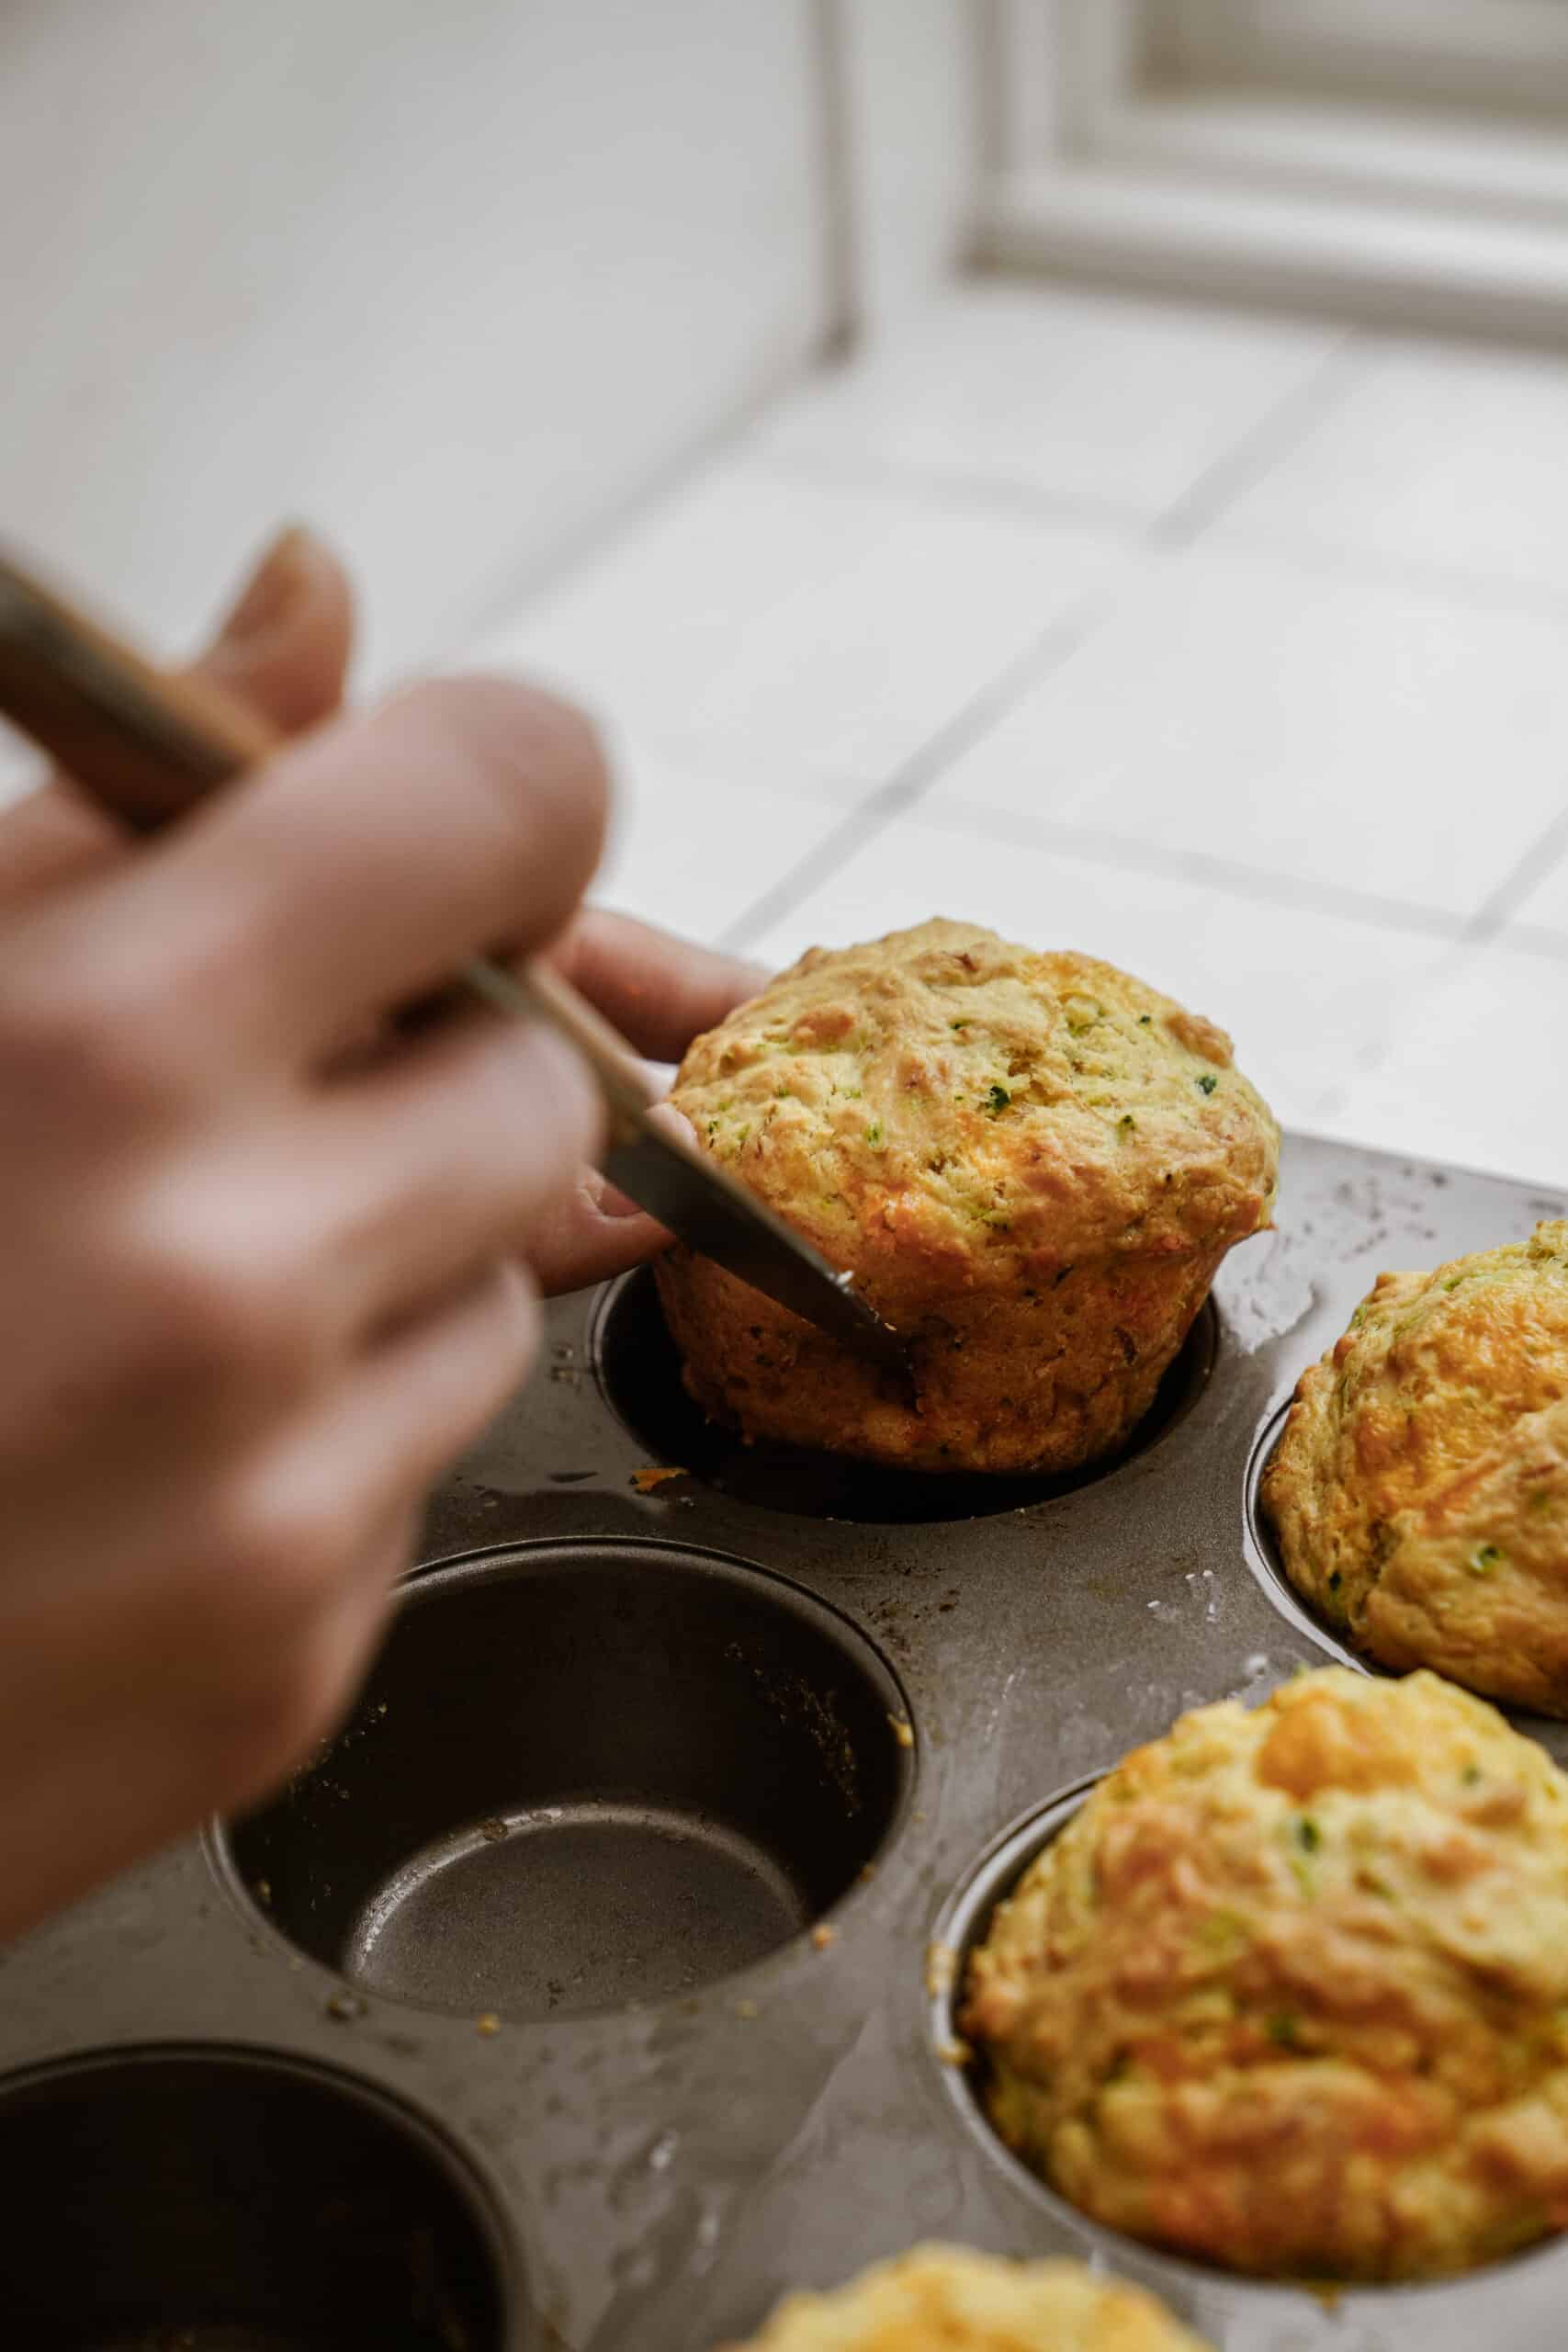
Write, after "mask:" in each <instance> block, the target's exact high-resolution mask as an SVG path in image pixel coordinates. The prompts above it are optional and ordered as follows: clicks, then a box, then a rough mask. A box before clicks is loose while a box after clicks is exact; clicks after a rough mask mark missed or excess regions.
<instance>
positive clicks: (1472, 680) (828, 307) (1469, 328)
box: [0, 0, 1568, 1183]
mask: <svg viewBox="0 0 1568 2352" xmlns="http://www.w3.org/2000/svg"><path fill="white" fill-rule="evenodd" d="M0 191H3V196H4V209H5V215H6V220H7V222H8V224H9V231H10V233H9V234H8V236H7V238H6V260H5V266H4V269H3V271H0V318H3V319H4V323H5V340H6V351H5V364H4V368H3V369H0V515H3V517H4V522H5V527H6V530H7V532H8V533H11V534H14V536H15V537H16V538H17V540H18V541H20V542H21V543H22V544H24V545H25V546H27V547H28V548H31V549H32V550H33V551H34V552H35V553H36V554H37V555H39V557H40V558H42V559H44V560H47V561H49V562H51V563H52V564H53V565H54V566H55V567H56V568H57V569H58V570H59V571H61V572H62V574H63V575H64V576H65V578H66V579H67V580H69V581H72V582H74V583H75V584H76V585H77V586H78V588H80V589H82V590H84V591H85V592H87V593H89V594H92V595H94V596H96V598H97V599H98V601H100V602H101V603H103V604H105V605H107V607H108V609H109V610H111V611H114V610H117V609H118V611H119V612H121V613H122V614H124V615H125V616H128V617H130V618H133V619H135V620H136V621H137V622H139V623H140V625H141V628H143V629H144V630H145V631H147V632H148V633H149V634H151V635H152V637H153V639H155V640H156V641H157V642H158V643H160V644H162V645H163V646H164V647H165V648H166V649H167V650H170V651H171V652H172V651H175V650H181V649H183V648H185V647H186V646H187V645H188V644H190V643H191V642H192V641H194V639H196V638H197V635H198V634H199V632H200V630H201V628H202V627H203V624H204V621H205V620H206V618H207V616H209V615H210V614H211V613H212V611H213V610H214V608H215V606H216V605H218V604H219V602H220V600H221V599H222V598H223V597H224V596H225V595H226V594H228V593H229V592H230V591H231V588H232V585H233V583H234V582H235V580H236V578H237V576H238V574H239V572H240V571H241V570H242V569H243V565H244V563H245V561H246V560H247V559H248V558H249V556H250V555H251V554H252V553H254V549H255V548H256V546H257V545H258V543H259V542H260V541H261V540H263V539H264V538H265V537H267V536H269V535H270V533H271V532H272V531H273V529H274V528H275V527H276V526H277V525H278V524H279V523H280V522H281V521H283V520H285V519H287V518H290V517H304V518H308V519H310V520H311V521H313V522H314V523H316V524H317V525H319V526H321V527H322V528H324V529H325V530H326V531H328V532H329V533H331V534H332V535H333V536H334V537H336V538H337V539H338V540H339V542H340V543H341V544H342V546H343V547H344V549H345V551H346V552H347V554H348V556H349V558H350V560H351V561H352V562H353V564H354V565H355V570H356V571H357V573H358V575H359V578H360V581H361V583H362V587H363V592H364V598H365V607H366V616H367V633H366V640H365V648H364V654H363V659H362V662H361V665H360V673H359V675H360V684H361V687H362V690H363V691H365V692H367V693H375V692H379V691H382V690H384V689H385V688H386V687H387V686H388V685H389V684H391V683H393V682H395V681H396V680H397V679H398V678H399V677H400V676H401V675H404V674H406V673H409V672H411V671H412V670H415V669H418V668H421V667H429V666H433V665H434V666H449V665H453V664H459V663H461V664H468V663H469V662H474V661H479V660H482V661H484V662H490V663H500V664H502V666H507V667H512V668H515V669H517V670H519V671H527V672H532V673H542V674H544V675H547V676H548V677H551V678H553V679H555V680H557V681H560V682H564V683H566V684H569V685H570V687H571V688H572V689H573V690H574V691H575V692H577V693H578V694H579V695H583V696H585V697H586V698H587V699H588V700H589V701H590V702H591V703H592V705H593V707H595V708H596V710H598V711H599V712H600V713H601V714H602V715H603V717H604V721H605V724H606V726H607V728H608V729H609V730H610V732H611V735H612V739H613V741H614V744H615V753H616V760H617V767H618V775H619V779H620V785H621V801H620V809H619V815H618V820H617V826H616V832H615V841H614V843H613V846H612V851H611V855H610V860H609V863H608V865H607V868H606V871H605V874H604V889H603V895H604V896H605V897H606V898H608V899H611V900H612V901H613V902H615V903H617V904H621V905H624V906H627V907H629V908H632V909H633V910H637V911H639V912H643V913H646V914H649V915H650V916H653V917H655V918H657V919H660V920H663V921H666V922H671V923H672V924H675V925H677V926H680V927H682V928H685V929H687V930H689V931H692V932H694V933H699V934H701V935H702V936H705V937H707V938H711V939H715V940H722V941H725V942H727V943H728V944H733V945H737V946H739V947H742V948H744V949H746V950H747V951H749V952H750V953H752V954H755V955H757V956H760V957H761V958H763V959H764V960H766V961H769V962H777V961H779V960H782V959H784V958H787V957H789V956H793V955H795V953H797V952H798V950H799V949H800V948H801V947H803V946H804V945H806V944H809V943H810V942H812V941H814V940H818V939H822V940H828V941H841V940H846V939H852V938H855V937H863V936H867V935H870V934H871V933H875V932H878V931H882V930H885V929H886V928H888V927H889V926H890V925H893V924H896V923H902V922H911V921H915V920H918V919H919V918H921V917H923V916H925V915H927V914H930V913H932V912H938V911H941V912H945V913H951V914H955V915H963V916H968V917H971V918H974V919H976V920H979V921H983V922H989V923H992V924H994V925H995V926H996V927H997V928H998V929H999V930H1001V931H1003V932H1007V933H1012V934H1014V935H1017V936H1020V937H1022V938H1026V939H1029V940H1032V941H1034V942H1037V943H1038V944H1054V945H1073V946H1079V947H1083V948H1085V949H1088V950H1089V951H1091V952H1094V953H1098V954H1101V955H1105V956H1110V957H1111V958H1112V959H1114V960H1116V961H1118V962H1121V963H1123V964H1125V965H1126V966H1128V967H1130V968H1131V969H1133V970H1134V971H1136V972H1138V973H1140V974H1142V975H1143V976H1144V977H1145V978H1149V979H1151V980H1154V981H1155V982H1156V983H1157V984H1159V985H1161V986H1163V987H1166V988H1168V989H1171V990H1172V991H1173V992H1174V993H1176V994H1178V995H1180V996H1182V997H1184V998H1185V999H1187V1000H1188V1001H1190V1002H1192V1003H1194V1004H1195V1005H1196V1006H1197V1007H1198V1008H1199V1009H1200V1010H1201V1011H1203V1012H1207V1013H1209V1014H1210V1015H1212V1016H1213V1018H1215V1019H1217V1020H1219V1021H1221V1022H1222V1023H1224V1024H1225V1025H1226V1026H1228V1027H1229V1028H1230V1029H1231V1030H1232V1031H1233V1033H1234V1034H1235V1036H1236V1039H1237V1044H1238V1049H1239V1057H1240V1059H1241V1061H1242V1065H1243V1067H1244V1068H1245V1069H1247V1071H1248V1073H1249V1075H1251V1076H1253V1077H1254V1078H1256V1080H1258V1083H1259V1084H1260V1085H1261V1086H1262V1087H1263V1089H1264V1091H1265V1092H1266V1093H1267V1094H1268V1095H1269V1098H1270V1100H1271V1101H1272V1102H1273V1103H1274V1104H1275V1106H1276V1107H1277V1108H1278V1109H1279V1111H1280V1114H1281V1115H1282V1116H1283V1117H1284V1118H1285V1119H1286V1120H1287V1121H1289V1122H1291V1123H1292V1124H1295V1125H1303V1126H1306V1127H1309V1128H1313V1129H1316V1130H1318V1131H1321V1132H1330V1133H1337V1134H1340V1135H1344V1136H1348V1137H1351V1138H1354V1139H1356V1140H1360V1141H1366V1142H1371V1143H1375V1144H1379V1145H1382V1146H1385V1147H1387V1148H1390V1149H1393V1150H1396V1151H1411V1152H1417V1153H1427V1154H1431V1155H1434V1156H1438V1157H1444V1158H1448V1159H1453V1160H1456V1161H1459V1162H1462V1163H1466V1164H1471V1165H1476V1166H1485V1167H1490V1168H1495V1169H1499V1170H1504V1171H1506V1172H1508V1173H1512V1174H1517V1175H1523V1176H1527V1177H1533V1178H1538V1179H1540V1180H1542V1181H1548V1182H1559V1183H1561V1182H1563V1181H1564V1180H1565V1179H1568V1083H1565V1078H1564V1064H1565V1060H1568V0H745V5H744V6H740V7H738V6H734V5H733V0H658V5H656V6H649V5H647V0H445V5H444V6H442V7H440V8H439V9H433V8H430V7H428V6H424V5H423V0H272V5H271V6H268V7H267V8H265V9H256V8H254V7H252V6H246V5H244V4H243V0H119V5H118V6H115V7H114V8H112V9H110V8H105V7H103V6H100V5H95V0H6V6H4V7H3V8H0ZM11 773H12V775H14V776H16V777H17V778H19V777H20V775H21V774H22V771H21V769H20V767H19V765H18V764H17V763H15V762H13V763H12V766H11Z"/></svg>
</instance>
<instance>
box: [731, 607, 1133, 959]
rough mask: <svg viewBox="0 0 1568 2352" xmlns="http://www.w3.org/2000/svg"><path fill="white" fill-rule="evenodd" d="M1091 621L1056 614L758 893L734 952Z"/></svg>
mask: <svg viewBox="0 0 1568 2352" xmlns="http://www.w3.org/2000/svg"><path fill="white" fill-rule="evenodd" d="M1093 628H1094V616H1093V615H1092V614H1091V612H1090V611H1089V610H1088V609H1086V608H1083V607H1080V608H1079V610H1078V611H1077V612H1076V613H1074V614H1071V615H1068V616H1064V617H1062V618H1061V619H1058V620H1056V621H1055V622H1053V623H1052V625H1051V627H1050V628H1047V629H1046V630H1045V631H1044V632H1043V635H1042V636H1040V637H1038V638H1036V639H1035V640H1034V642H1033V643H1032V645H1030V646H1028V647H1026V648H1025V650H1024V651H1023V652H1022V653H1021V654H1019V655H1017V656H1016V657H1015V658H1014V659H1013V660H1012V661H1011V662H1008V663H1007V664H1006V665H1005V666H1004V668H1002V669H1001V670H1000V671H998V673H997V674H996V675H995V676H994V677H992V678H990V679H989V680H987V684H985V685H983V686H981V687H980V688H979V689H978V691H977V692H976V693H975V694H973V695H970V697H969V699H968V701H967V702H965V703H963V704H961V705H960V707H959V708H958V709H957V710H956V711H955V712H954V713H953V717H952V718H949V719H947V720H946V721H944V723H943V724H942V726H941V727H939V728H938V729H937V730H936V732H935V733H934V734H933V735H929V736H928V737H927V738H926V740H925V741H924V742H923V743H921V744H919V745H918V746H917V748H916V749H915V750H914V751H913V752H911V753H910V754H909V757H908V759H907V760H906V761H905V762H904V763H903V764H902V766H901V767H899V768H897V770H896V771H895V772H894V774H893V775H891V776H889V777H888V779H887V781H886V784H882V785H879V786H877V787H876V788H875V790H874V791H873V792H871V793H868V794H867V795H866V797H864V799H863V800H861V801H860V802H859V803H857V805H856V806H855V807H854V808H853V809H850V810H849V811H848V813H847V814H846V816H845V818H844V820H843V821H842V822H841V823H840V824H839V825H836V826H834V827H833V829H832V831H830V832H829V833H828V834H827V835H826V836H825V837H824V839H823V840H821V841H819V842H818V843H817V845H816V847H815V848H814V849H811V850H808V851H807V854H806V855H805V856H804V857H802V858H801V859H800V860H799V861H798V863H797V864H796V865H793V866H792V867H791V868H790V870H789V872H788V873H787V874H785V875H784V876H781V877H780V879H779V880H778V881H777V882H775V883H773V884H771V885H770V887H769V888H767V889H766V890H764V891H763V892H762V893H761V897H760V898H758V899H753V901H752V902H751V904H750V906H749V907H747V908H746V909H745V910H744V911H743V912H742V913H741V914H739V915H738V916H737V917H736V919H735V921H734V922H732V923H730V924H729V925H728V927H727V928H726V930H725V931H723V932H722V933H720V935H719V938H718V940H717V942H716V944H717V945H718V946H720V947H722V948H724V949H726V950H727V951H728V952H729V953H731V954H734V953H736V952H738V951H743V950H744V949H745V947H746V945H747V944H748V943H749V942H750V940H751V939H753V938H755V937H756V936H758V935H759V934H760V933H762V932H764V931H766V930H767V929H768V928H769V926H770V925H771V924H772V923H773V922H777V921H778V920H779V918H780V917H781V916H782V915H785V914H787V913H788V912H789V911H790V910H791V908H792V907H795V906H798V905H799V903H800V901H801V900H802V899H804V898H806V897H808V896H809V894H810V892H811V891H812V890H813V889H814V888H816V886H817V884H818V881H819V880H821V879H822V878H823V877H824V876H826V875H827V874H829V873H831V872H833V871H834V869H835V868H836V867H837V866H839V865H842V864H843V862H844V859H845V858H846V857H847V856H849V855H852V854H853V853H854V852H855V851H856V850H858V849H860V848H862V847H863V844H864V843H865V842H868V841H871V840H873V839H874V837H875V835H876V834H877V833H878V832H880V831H882V829H883V828H884V827H885V826H886V825H887V824H889V823H890V822H891V821H892V820H893V819H894V818H896V817H898V816H902V815H904V814H905V813H907V811H908V810H909V809H913V808H914V807H915V806H916V804H917V803H918V802H919V798H920V796H921V795H922V793H924V792H925V791H926V790H928V788H929V787H930V786H931V785H932V784H933V783H934V782H935V781H936V779H937V777H938V776H939V775H941V774H942V770H943V769H944V768H946V767H948V766H950V765H951V764H952V763H953V760H954V759H956V758H957V757H958V756H959V755H960V754H961V753H962V752H966V751H968V750H969V749H970V747H971V746H972V745H973V744H975V743H977V742H978V741H980V739H981V737H982V736H983V735H985V734H987V732H988V731H989V729H991V727H992V726H994V725H995V723H996V721H997V720H998V718H1001V717H1002V716H1003V715H1004V713H1005V712H1006V711H1007V710H1008V709H1009V708H1010V706H1011V704H1012V703H1013V701H1014V700H1015V698H1016V697H1017V695H1019V694H1021V692H1022V691H1023V689H1024V688H1025V687H1026V686H1028V685H1032V684H1034V683H1036V681H1037V680H1040V679H1043V678H1047V677H1050V676H1051V675H1052V674H1053V673H1054V672H1055V670H1057V669H1058V668H1059V667H1060V666H1061V664H1062V663H1063V662H1066V661H1067V660H1069V659H1070V658H1071V656H1072V655H1073V654H1074V653H1075V652H1076V651H1077V648H1078V646H1079V645H1081V644H1082V643H1083V641H1084V639H1086V638H1087V637H1088V636H1089V635H1090V634H1091V632H1092V630H1093Z"/></svg>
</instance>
